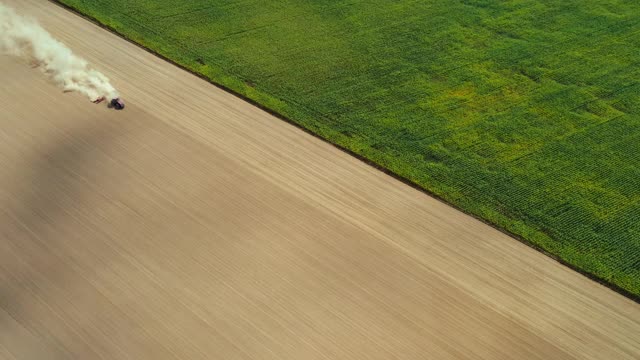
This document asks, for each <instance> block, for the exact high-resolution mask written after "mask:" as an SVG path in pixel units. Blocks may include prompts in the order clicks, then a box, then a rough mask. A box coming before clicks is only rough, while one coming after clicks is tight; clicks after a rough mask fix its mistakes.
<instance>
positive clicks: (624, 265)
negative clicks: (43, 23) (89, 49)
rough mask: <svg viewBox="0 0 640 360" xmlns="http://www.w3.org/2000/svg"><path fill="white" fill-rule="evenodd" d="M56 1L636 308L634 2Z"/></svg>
mask: <svg viewBox="0 0 640 360" xmlns="http://www.w3.org/2000/svg"><path fill="white" fill-rule="evenodd" d="M59 1H60V2H62V3H64V4H66V5H68V6H71V7H73V8H75V9H77V10H79V11H80V12H82V13H85V14H87V15H89V16H90V17H93V18H95V19H97V20H98V21H100V22H102V23H104V24H105V25H107V26H109V27H111V28H112V29H114V30H116V31H118V32H120V33H121V34H123V35H124V36H126V37H127V38H130V39H132V40H133V41H136V42H138V43H140V44H142V45H144V46H146V47H148V48H150V49H152V50H154V51H157V52H158V53H160V54H162V55H164V56H166V57H168V58H170V59H173V60H174V61H176V62H177V63H179V64H181V65H183V66H185V67H186V68H188V69H191V70H193V71H195V72H198V73H200V74H203V75H204V76H206V77H208V78H209V79H211V80H212V81H213V82H216V83H218V84H221V85H223V86H225V87H228V88H230V89H232V90H234V91H236V92H238V93H240V94H242V95H244V96H246V97H248V98H251V99H253V100H254V101H256V102H258V103H260V104H263V105H264V106H266V107H268V108H270V109H272V110H274V111H275V112H277V113H280V114H282V115H283V116H285V117H287V118H289V119H292V120H293V121H294V122H296V123H298V124H300V125H301V126H303V127H305V128H307V129H309V130H311V131H313V132H315V133H317V134H319V135H320V136H322V137H324V138H326V139H328V140H329V141H331V142H334V143H337V144H339V145H341V146H343V147H345V148H348V149H350V150H352V151H354V152H355V153H358V154H360V155H362V156H364V157H366V158H368V159H370V160H372V161H373V162H375V163H377V164H379V165H381V166H382V167H385V168H387V169H389V170H391V171H392V172H394V173H396V174H398V175H400V176H402V177H404V178H406V179H409V180H410V181H412V182H415V183H417V184H419V185H420V186H422V187H424V188H425V189H427V190H428V191H430V192H432V193H434V194H437V195H438V196H440V197H442V198H444V199H445V200H447V201H449V202H451V203H452V204H455V205H456V206H458V207H460V208H462V209H463V210H465V211H467V212H469V213H472V214H475V215H476V216H478V217H481V218H483V219H486V220H487V221H489V222H491V223H493V224H495V225H497V226H498V227H501V228H503V229H506V230H507V231H509V232H511V233H514V234H517V235H519V236H521V237H522V238H524V239H526V240H527V241H529V242H530V243H532V244H534V245H535V246H537V247H540V248H542V249H544V250H546V251H548V252H549V253H551V254H554V255H555V256H557V257H559V258H561V259H563V260H564V261H566V262H567V263H569V264H572V265H573V266H575V267H577V268H578V269H580V270H582V271H585V272H587V273H590V274H593V275H595V276H597V277H599V278H601V279H603V280H605V281H607V282H609V283H611V284H615V285H617V286H618V287H620V288H622V289H625V290H627V291H628V292H630V293H631V294H634V295H640V84H639V81H640V50H639V49H640V2H638V1H632V0H582V1H578V0H547V1H536V0H508V1H497V0H431V1H417V0H402V1H394V0H371V1H358V0H349V1H346V0H333V1H326V0H324V1H322V0H318V1H305V0H281V1H259V0H244V1H230V0H191V1H183V2H177V1H174V0H141V1H130V0H110V1H98V0H59Z"/></svg>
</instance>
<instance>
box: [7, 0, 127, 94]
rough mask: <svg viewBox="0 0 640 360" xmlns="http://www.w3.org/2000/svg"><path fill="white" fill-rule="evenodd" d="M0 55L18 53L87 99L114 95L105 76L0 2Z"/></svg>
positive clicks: (65, 86) (55, 80)
mask: <svg viewBox="0 0 640 360" xmlns="http://www.w3.org/2000/svg"><path fill="white" fill-rule="evenodd" d="M0 54H8V55H14V56H19V57H21V58H24V59H26V60H28V61H29V62H31V63H32V64H33V65H34V66H35V67H38V68H40V69H41V70H42V71H43V72H44V73H45V74H46V75H47V76H49V77H50V78H51V79H52V80H53V81H54V83H55V84H56V85H58V86H60V87H61V88H62V89H64V91H77V92H79V93H82V94H84V95H86V96H87V97H88V98H89V99H90V100H92V101H93V100H96V99H98V98H100V97H102V96H104V97H106V98H108V99H111V98H115V97H118V94H117V92H116V90H115V89H114V88H113V86H111V84H110V83H109V79H107V77H106V76H104V75H103V74H101V73H100V72H98V71H96V70H94V69H91V68H90V67H89V64H88V63H87V61H86V60H84V59H82V58H80V57H78V56H76V55H74V54H73V53H72V52H71V50H69V48H67V47H66V46H65V45H64V44H62V43H61V42H59V41H58V40H56V39H54V38H53V37H52V36H51V35H50V34H49V33H48V32H47V31H46V30H45V29H43V28H42V27H41V26H40V25H39V24H38V23H37V22H36V21H35V20H33V19H30V18H25V17H22V16H20V15H18V14H17V13H16V12H15V11H14V10H13V9H11V8H9V7H7V6H5V5H4V4H0Z"/></svg>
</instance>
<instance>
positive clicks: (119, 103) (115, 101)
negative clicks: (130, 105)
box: [111, 98, 124, 110]
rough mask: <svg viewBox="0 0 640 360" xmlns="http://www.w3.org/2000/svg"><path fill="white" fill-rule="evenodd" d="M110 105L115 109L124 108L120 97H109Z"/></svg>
mask: <svg viewBox="0 0 640 360" xmlns="http://www.w3.org/2000/svg"><path fill="white" fill-rule="evenodd" d="M111 107H113V108H114V109H116V110H122V109H124V101H122V99H120V98H115V99H111Z"/></svg>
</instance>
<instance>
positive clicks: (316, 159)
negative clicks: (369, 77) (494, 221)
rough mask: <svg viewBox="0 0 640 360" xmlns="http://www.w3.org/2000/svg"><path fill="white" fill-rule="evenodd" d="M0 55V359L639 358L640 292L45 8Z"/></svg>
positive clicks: (23, 8) (40, 5) (17, 2)
mask: <svg viewBox="0 0 640 360" xmlns="http://www.w3.org/2000/svg"><path fill="white" fill-rule="evenodd" d="M4 2H5V3H6V4H7V5H9V6H12V7H14V8H16V9H18V10H19V11H20V12H21V13H23V14H30V15H33V16H36V17H37V18H38V19H40V22H41V23H42V24H43V26H44V27H45V28H46V29H48V30H49V31H50V32H51V33H52V34H53V35H54V36H56V37H57V38H59V39H61V40H62V41H64V42H65V43H66V44H68V45H69V46H70V47H71V48H72V49H74V50H75V51H76V52H77V53H78V54H79V55H81V56H83V57H86V58H87V59H89V60H90V61H91V63H92V64H93V65H95V66H96V67H97V68H98V69H99V70H102V71H103V72H104V73H105V74H107V75H108V76H109V77H111V78H112V80H113V83H114V84H115V85H116V87H118V88H119V90H120V91H121V93H122V94H123V98H124V99H125V101H127V106H128V107H127V108H126V109H125V110H124V111H122V112H117V111H112V110H109V109H107V108H106V106H102V105H94V104H91V103H90V102H89V101H87V100H86V99H84V98H83V97H81V96H79V95H77V94H69V93H67V94H64V93H62V92H61V91H60V90H58V89H57V88H55V87H53V86H52V85H51V84H49V83H48V81H47V80H46V79H45V78H44V77H43V76H42V75H41V74H40V73H39V72H38V71H36V70H34V69H31V68H30V67H29V66H27V65H25V64H23V63H21V62H20V61H18V60H16V59H13V58H8V57H0V69H2V75H1V79H2V82H1V86H0V169H1V170H0V358H1V359H138V360H142V359H154V360H155V359H190V360H195V359H225V360H233V359H274V360H276V359H277V360H282V359H292V360H294V359H295V360H301V359H363V360H364V359H367V360H368V359H380V360H383V359H384V360H387V359H403V360H406V359H427V358H429V359H545V360H546V359H607V360H609V359H638V358H640V305H638V304H636V303H634V302H632V301H631V300H629V299H626V298H624V297H622V296H621V295H618V294H617V293H614V292H613V291H610V290H608V289H606V288H604V287H602V286H600V285H599V284H596V283H594V282H592V281H590V280H588V279H587V278H585V277H583V276H581V275H579V274H577V273H575V272H573V271H571V270H569V269H567V268H565V267H563V266H561V265H559V264H558V263H556V262H555V261H553V260H551V259H549V258H548V257H546V256H545V255H543V254H540V253H538V252H536V251H534V250H532V249H530V248H528V247H527V246H525V245H523V244H521V243H519V242H518V241H516V240H513V239H511V238H509V237H508V236H506V235H504V234H502V233H500V232H498V231H496V230H494V229H492V228H491V227H489V226H487V225H485V224H483V223H481V222H479V221H477V220H475V219H473V218H471V217H469V216H467V215H465V214H462V213H460V212H458V211H456V210H454V209H452V208H450V207H448V206H446V205H445V204H443V203H441V202H439V201H437V200H434V199H432V198H430V197H428V196H427V195H425V194H423V193H420V192H418V191H416V190H414V189H411V188H409V187H407V186H405V185H404V184H402V183H400V182H398V181H396V180H394V179H392V178H390V177H388V176H386V175H384V174H382V173H381V172H379V171H377V170H375V169H372V168H371V167H369V166H367V165H364V164H363V163H361V162H359V161H358V160H356V159H354V158H352V157H350V156H348V155H346V154H344V153H342V152H341V151H339V150H337V149H335V148H334V147H332V146H330V145H328V144H326V143H323V142H321V141H319V140H317V139H315V138H313V137H311V136H309V135H307V134H305V133H303V132H302V131H300V130H298V129H296V128H294V127H292V126H290V125H288V124H286V123H284V122H282V121H280V120H277V119H275V118H273V117H272V116H270V115H268V114H266V113H265V112H263V111H261V110H259V109H257V108H254V107H252V106H250V105H248V104H246V103H244V102H243V101H241V100H239V99H237V98H235V97H233V96H231V95H229V94H227V93H225V92H223V91H221V90H219V89H217V88H215V87H213V86H212V85H210V84H208V83H206V82H204V81H202V80H200V79H198V78H196V77H194V76H192V75H190V74H188V73H186V72H184V71H181V70H179V69H177V68H176V67H174V66H172V65H170V64H168V63H165V62H163V61H162V60H160V59H158V58H156V57H154V56H152V55H150V54H148V53H146V52H144V51H142V50H140V49H138V48H137V47H135V46H134V45H131V44H129V43H127V42H125V41H123V40H121V39H120V38H118V37H116V36H114V35H112V34H110V33H108V32H105V31H104V30H102V29H100V28H98V27H96V26H95V25H93V24H91V23H89V22H87V21H85V20H83V19H82V18H80V17H78V16H76V15H73V14H71V13H69V12H67V11H65V10H63V9H61V8H59V7H57V6H55V5H53V4H51V3H49V2H47V1H43V0H9V1H6V0H5V1H4Z"/></svg>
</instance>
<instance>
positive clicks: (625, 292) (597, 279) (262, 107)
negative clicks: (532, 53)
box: [48, 0, 640, 304]
mask: <svg viewBox="0 0 640 360" xmlns="http://www.w3.org/2000/svg"><path fill="white" fill-rule="evenodd" d="M48 1H49V2H51V3H53V4H55V5H57V6H59V7H61V8H63V9H65V10H67V11H69V12H71V13H73V14H75V15H76V16H79V17H81V18H84V19H85V20H87V21H89V22H91V23H93V24H94V25H96V26H99V27H100V28H102V29H104V30H106V31H109V32H110V33H112V34H114V35H116V36H118V37H119V38H121V39H123V40H125V41H127V42H129V43H130V44H132V45H135V46H136V47H138V48H140V49H142V50H144V51H146V52H148V53H151V54H152V55H154V56H156V57H158V58H160V59H162V60H164V61H166V62H168V63H170V64H172V65H174V66H176V67H178V68H180V69H182V70H184V71H186V72H188V73H190V74H192V75H193V76H196V77H198V78H200V79H202V80H204V81H206V82H208V83H209V84H211V85H213V86H215V87H217V88H219V89H220V90H223V91H225V92H226V93H228V94H231V95H233V96H235V97H237V98H239V99H241V100H243V101H245V102H247V103H249V104H251V105H253V106H255V107H257V108H259V109H260V110H262V111H264V112H266V113H268V114H270V115H272V116H274V117H275V118H277V119H279V120H282V121H284V122H286V123H287V124H289V125H292V126H294V127H295V128H297V129H299V130H302V131H303V132H305V133H307V134H309V135H311V136H313V137H314V138H316V139H319V140H321V141H323V142H324V143H326V144H329V145H331V146H333V147H335V148H337V149H339V150H341V151H342V152H345V153H347V154H349V155H350V156H352V157H354V158H356V159H358V160H360V161H361V162H363V163H365V164H367V165H369V166H371V167H372V168H374V169H376V170H378V171H381V172H383V173H384V174H386V175H388V176H391V177H392V178H394V179H395V180H398V181H400V182H402V183H403V184H405V185H407V186H410V187H411V188H413V189H415V190H418V191H420V192H422V193H424V194H426V195H428V196H430V197H432V198H434V199H436V200H437V201H439V202H441V203H443V204H445V205H447V206H450V207H452V208H454V209H456V210H458V211H460V212H462V213H464V214H466V215H468V216H471V217H473V218H474V219H477V220H479V221H481V222H482V223H484V224H486V225H488V226H491V227H492V228H494V229H496V230H498V231H500V232H502V233H504V234H506V235H508V236H509V237H511V238H513V239H516V240H517V241H519V242H520V243H522V244H524V245H527V246H528V247H530V248H532V249H534V250H536V251H538V252H540V253H542V254H544V255H546V256H547V257H549V258H551V259H553V260H555V261H556V262H558V263H560V264H562V265H564V266H566V267H568V268H570V269H571V270H573V271H575V272H577V273H579V274H581V275H583V276H585V277H587V278H588V279H590V280H592V281H595V282H597V283H598V284H600V285H602V286H605V287H607V288H609V289H611V290H613V291H615V292H616V293H618V294H620V295H623V296H625V297H626V298H628V299H630V300H632V301H634V302H636V303H638V304H640V293H639V294H635V293H633V292H631V291H629V290H627V289H625V288H623V287H621V286H619V285H617V284H615V283H612V282H610V281H607V280H606V279H604V278H602V277H600V276H598V275H596V274H593V273H590V272H588V271H586V270H583V269H580V268H579V267H578V266H576V265H573V264H571V263H569V262H568V261H565V260H564V259H562V258H560V257H559V256H557V255H555V254H553V253H551V252H549V251H547V250H545V249H544V248H542V247H541V246H539V245H537V244H535V243H533V242H531V241H529V240H527V239H526V238H524V237H523V236H521V235H518V234H516V233H513V232H511V231H509V230H508V229H506V228H504V227H501V226H499V225H498V224H496V223H494V222H491V221H490V220H488V219H485V218H482V217H480V216H478V215H476V214H474V213H472V212H470V211H468V210H466V209H464V208H463V207H461V206H459V205H457V204H455V203H453V202H451V201H448V200H447V199H446V198H445V197H443V196H442V195H439V194H437V193H435V192H433V191H430V190H428V189H426V188H425V187H423V186H421V185H420V184H418V183H416V182H414V181H412V180H410V179H408V178H406V177H403V176H401V175H399V174H397V173H395V172H393V171H392V170H389V169H387V168H385V167H383V166H382V165H380V164H378V163H376V162H374V161H372V160H370V159H368V158H366V157H365V156H363V155H360V154H358V153H356V152H355V151H353V150H351V149H349V148H347V147H345V146H342V145H340V144H337V143H335V142H332V141H331V140H329V139H328V138H326V137H323V136H322V135H320V134H318V133H316V132H313V131H312V130H310V129H308V128H306V127H304V126H303V125H301V124H299V123H297V122H295V121H294V120H292V119H290V118H288V117H286V116H284V115H282V114H281V113H279V112H277V111H275V110H273V109H271V108H269V107H267V106H265V105H263V104H261V103H259V102H258V101H256V100H254V99H252V98H250V97H248V96H246V95H243V94H241V93H239V92H238V91H236V90H234V89H232V88H230V87H228V86H225V85H223V84H221V83H218V82H216V81H214V80H212V79H210V78H208V77H206V76H205V75H203V74H200V73H198V72H196V71H193V70H191V69H189V68H188V67H186V66H184V65H182V64H180V63H178V62H176V61H174V60H172V59H170V58H168V57H167V56H165V55H162V54H161V53H159V52H158V51H156V50H154V49H152V48H150V47H147V46H145V45H142V44H140V43H138V42H136V41H133V40H132V39H130V38H128V37H127V36H126V35H124V34H122V33H120V32H118V31H117V30H116V29H114V28H113V27H111V26H109V25H106V24H103V23H102V22H100V21H99V20H98V19H97V18H95V17H93V16H90V15H87V14H84V13H82V12H80V11H79V10H77V9H75V8H74V7H72V6H70V5H67V4H64V3H62V2H61V1H60V0H48ZM240 80H242V79H240ZM527 227H529V228H531V229H532V230H533V231H535V232H537V233H544V232H543V231H542V230H540V229H536V228H533V227H531V226H529V225H527Z"/></svg>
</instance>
